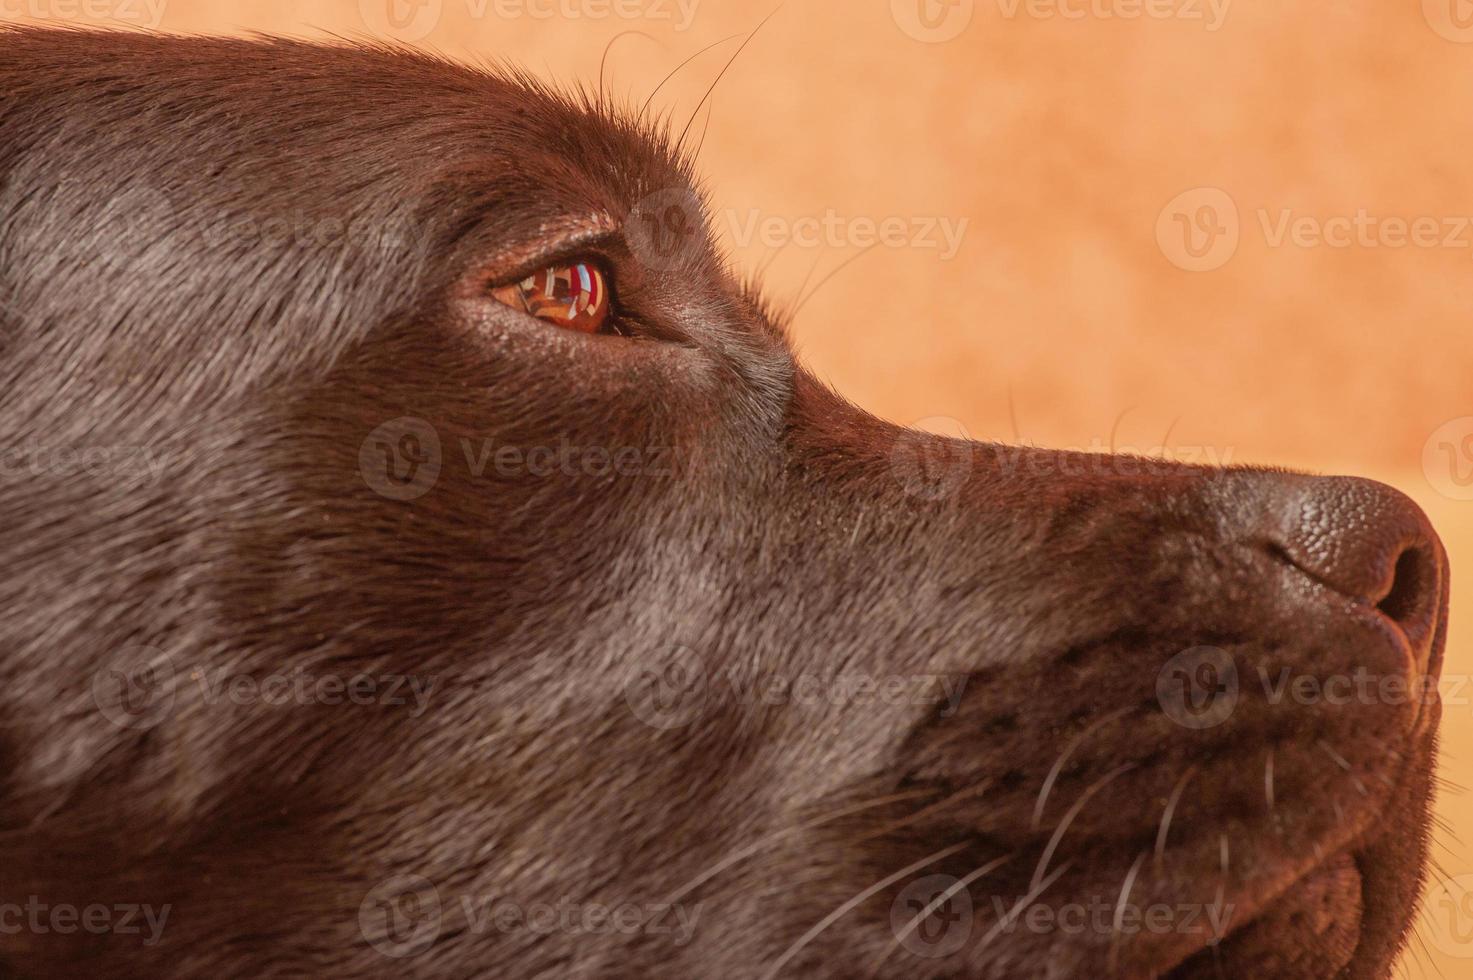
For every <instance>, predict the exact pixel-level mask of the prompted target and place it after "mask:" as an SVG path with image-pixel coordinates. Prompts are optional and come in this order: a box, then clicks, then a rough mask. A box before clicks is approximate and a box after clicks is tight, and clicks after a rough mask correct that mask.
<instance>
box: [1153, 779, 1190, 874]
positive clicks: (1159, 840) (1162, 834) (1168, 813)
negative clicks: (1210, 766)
mask: <svg viewBox="0 0 1473 980" xmlns="http://www.w3.org/2000/svg"><path fill="white" fill-rule="evenodd" d="M1196 774H1197V764H1196V763H1195V762H1194V763H1192V764H1191V765H1190V766H1187V771H1186V772H1184V773H1182V777H1181V779H1179V780H1178V781H1177V784H1176V785H1175V786H1174V787H1172V790H1171V795H1170V796H1169V797H1167V798H1166V809H1165V810H1164V811H1162V813H1161V827H1160V829H1159V830H1157V831H1156V860H1155V865H1156V870H1157V871H1158V872H1159V871H1160V870H1161V865H1162V862H1163V861H1164V860H1165V857H1166V834H1167V832H1168V831H1170V830H1171V818H1172V817H1174V816H1175V815H1176V805H1177V803H1178V802H1179V801H1180V800H1181V794H1182V793H1183V792H1184V791H1185V790H1186V788H1187V782H1188V781H1189V780H1190V779H1191V778H1192V777H1193V776H1195V775H1196Z"/></svg>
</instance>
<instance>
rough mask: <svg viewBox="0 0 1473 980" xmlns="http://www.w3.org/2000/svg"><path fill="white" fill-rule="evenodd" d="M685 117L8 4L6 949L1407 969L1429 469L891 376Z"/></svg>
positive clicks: (304, 960) (1289, 970) (429, 972)
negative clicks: (1102, 450)
mask: <svg viewBox="0 0 1473 980" xmlns="http://www.w3.org/2000/svg"><path fill="white" fill-rule="evenodd" d="M677 142H678V141H674V140H671V139H669V138H667V137H666V136H665V135H664V133H663V129H662V128H661V127H659V126H655V125H651V124H647V123H645V122H643V121H642V120H641V119H640V118H639V114H637V113H633V112H628V111H619V110H616V109H614V108H611V107H610V106H609V105H607V104H606V101H605V100H604V99H603V98H602V97H592V96H588V97H577V98H567V97H562V96H559V95H556V94H553V93H550V92H548V91H547V90H545V89H543V88H541V87H539V86H538V85H536V84H534V83H533V82H530V81H528V80H527V79H525V78H511V77H501V76H495V75H490V74H486V73H484V72H481V71H477V70H473V69H470V68H465V67H460V66H456V65H452V64H447V63H445V62H443V61H440V60H437V59H434V58H431V57H427V56H423V55H418V54H412V53H408V52H403V51H394V50H382V49H362V48H350V47H321V46H314V45H309V44H304V43H295V42H285V41H271V40H261V41H242V40H207V39H166V38H158V37H148V36H141V35H126V36H124V35H108V34H94V33H83V32H48V31H36V30H12V31H9V32H5V33H0V303H3V304H4V305H3V308H0V372H3V382H0V427H3V429H0V453H4V455H3V457H0V463H3V465H0V474H3V480H4V483H3V486H0V490H3V493H0V528H3V534H0V568H3V569H4V572H3V574H0V609H3V613H4V615H3V617H0V799H3V809H0V974H3V975H5V976H16V977H30V976H66V977H75V976H96V977H133V976H140V977H142V976H147V977H197V976H212V975H213V976H302V975H308V974H310V975H319V974H320V975H330V976H379V975H382V976H404V975H412V976H445V977H460V976H486V977H502V976H505V977H571V976H576V977H593V976H629V977H692V976H702V977H753V978H756V977H773V976H785V977H799V976H831V977H852V976H877V977H985V978H1014V977H1048V978H1063V977H1099V976H1107V975H1112V976H1121V977H1157V976H1169V977H1172V978H1187V977H1197V976H1204V977H1243V976H1252V977H1259V978H1300V977H1304V978H1308V977H1332V976H1339V977H1344V978H1376V977H1383V976H1386V975H1388V973H1389V970H1390V964H1391V963H1392V961H1393V958H1394V956H1395V954H1396V952H1397V950H1398V949H1399V947H1400V946H1401V944H1402V941H1403V937H1404V933H1405V932H1406V929H1407V923H1408V920H1409V918H1410V915H1411V910H1412V908H1413V906H1414V903H1415V900H1416V897H1417V894H1418V889H1419V885H1420V882H1421V880H1422V874H1423V871H1422V869H1423V863H1424V853H1425V850H1426V841H1427V824H1428V812H1427V811H1428V797H1429V786H1430V781H1431V770H1432V765H1433V757H1434V743H1435V731H1436V724H1437V718H1438V712H1439V706H1438V704H1437V702H1436V699H1435V695H1433V694H1428V693H1426V692H1427V687H1428V683H1429V682H1430V681H1431V680H1435V678H1436V676H1437V672H1438V669H1439V666H1440V661H1441V654H1440V649H1441V645H1442V641H1443V636H1444V632H1445V614H1444V611H1445V608H1446V601H1447V573H1446V568H1445V559H1444V557H1443V551H1442V548H1441V546H1440V544H1439V542H1438V540H1437V538H1436V536H1435V535H1434V534H1433V532H1432V531H1431V529H1430V528H1429V527H1428V525H1427V522H1426V520H1425V519H1424V517H1423V516H1422V514H1421V513H1420V512H1419V511H1418V510H1417V509H1416V508H1415V507H1414V506H1413V505H1412V504H1411V503H1409V502H1408V501H1407V500H1406V499H1405V498H1403V497H1402V496H1400V495H1399V494H1397V493H1395V492H1394V491H1392V490H1390V489H1388V488H1386V487H1383V486H1379V485H1377V484H1373V483H1369V482H1366V481H1359V480H1352V479H1313V478H1309V477H1304V476H1298V475H1292V474H1287V473H1282V472H1267V471H1261V470H1248V469H1237V470H1231V471H1222V470H1210V469H1205V468H1195V467H1186V466H1173V465H1166V464H1161V463H1154V462H1151V461H1146V460H1139V459H1129V458H1123V457H1110V456H1086V455H1071V454H1062V453H1048V452H1042V451H1037V450H1031V449H1028V450H1024V449H1014V448H1009V447H1002V446H994V445H983V444H969V443H962V442H956V441H949V440H944V439H940V438H937V437H932V436H926V435H921V434H919V433H914V432H907V431H905V430H901V429H897V428H895V427H893V426H891V425H888V424H885V423H882V422H880V421H877V420H876V419H874V418H871V417H869V416H866V415H865V414H863V413H862V412H860V411H858V410H857V409H855V408H853V407H852V406H850V405H848V404H846V403H845V402H844V401H843V400H841V399H840V398H839V397H838V396H837V395H835V394H834V393H833V392H831V391H829V390H827V389H826V388H825V387H824V386H823V385H821V384H820V383H818V382H817V381H815V380H814V379H813V377H812V376H811V375H809V374H807V373H805V371H804V370H803V369H802V368H801V367H800V366H798V365H797V364H796V363H795V362H794V359H793V356H792V354H791V351H790V349H789V346H788V344H787V342H786V340H785V338H784V332H783V329H782V326H781V324H780V323H777V322H775V321H774V318H773V317H772V316H771V315H769V314H768V312H767V311H765V309H764V307H763V305H762V303H761V301H760V300H759V299H757V298H756V296H755V295H754V294H753V292H752V291H751V290H749V289H747V288H744V287H743V286H742V285H741V284H740V283H739V282H738V281H737V280H736V279H735V278H734V277H733V275H732V274H731V272H730V271H729V269H728V268H727V267H726V266H725V265H724V264H723V262H722V261H721V258H720V256H719V255H718V254H717V252H716V250H715V249H714V248H713V247H712V244H711V242H710V240H709V235H708V233H707V231H706V230H705V228H704V226H703V224H702V223H701V215H700V213H699V208H698V205H697V203H696V202H697V199H696V198H695V196H694V195H693V194H692V192H691V191H690V189H689V188H690V187H691V175H690V172H689V168H688V165H687V163H686V162H685V160H684V158H683V157H682V155H681V152H680V147H679V146H678V145H676V143H677ZM905 328H906V325H905V324H896V325H894V331H895V334H896V341H895V342H896V343H897V344H900V343H904V342H905V336H904V331H905ZM1224 937H1225V938H1224ZM1219 940H1221V941H1219Z"/></svg>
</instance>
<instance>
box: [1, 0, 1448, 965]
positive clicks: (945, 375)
mask: <svg viewBox="0 0 1473 980" xmlns="http://www.w3.org/2000/svg"><path fill="white" fill-rule="evenodd" d="M770 12H772V7H771V6H769V5H768V4H766V3H758V4H753V3H749V2H740V3H739V2H736V0H257V2H253V0H0V16H3V17H4V18H6V19H10V20H30V21H43V22H46V23H52V24H96V25H104V26H111V27H120V28H150V29H158V30H164V31H170V32H208V33H234V34H241V33H247V32H257V31H264V32H274V33H283V34H289V35H294V36H301V37H326V36H328V35H329V34H332V35H338V36H342V37H348V38H379V39H387V40H393V41H400V42H405V43H411V44H414V45H417V46H422V47H427V48H431V49H434V50H438V51H440V52H442V53H444V54H446V55H449V56H451V57H454V58H458V59H466V60H474V61H486V60H488V59H507V60H511V61H514V62H518V63H521V64H522V65H524V66H526V67H527V68H529V69H531V70H532V71H533V72H534V73H537V74H539V75H543V76H545V77H548V78H551V79H555V80H559V81H565V82H571V81H576V80H582V81H585V82H589V83H595V82H596V80H597V76H598V73H599V66H600V60H601V59H602V58H604V56H605V54H607V63H606V66H605V68H604V73H605V76H606V84H607V86H608V88H609V89H610V90H612V91H613V92H615V93H618V94H620V95H621V96H623V97H625V98H627V99H628V100H630V101H632V102H634V103H636V104H637V103H638V102H642V101H643V100H644V98H645V97H646V96H647V95H648V94H649V93H650V92H652V91H653V90H654V89H655V87H656V86H657V85H659V84H660V83H661V81H662V80H665V79H666V76H667V75H669V73H670V72H671V71H672V70H675V69H676V68H677V67H678V66H680V65H681V63H682V62H684V61H686V59H691V60H690V62H689V63H688V64H686V65H684V66H683V67H680V68H679V70H678V71H676V72H675V74H674V75H673V76H672V77H670V78H669V79H668V80H666V81H665V82H664V84H663V86H662V87H661V88H660V90H659V93H658V95H657V97H656V103H655V104H656V105H658V106H661V107H663V108H664V109H665V110H667V111H668V112H669V113H670V114H671V115H672V117H673V118H674V119H675V120H676V126H677V128H678V127H679V126H681V125H683V124H684V121H685V120H686V119H687V118H689V117H691V115H692V114H693V113H696V110H697V106H698V104H699V103H700V102H701V100H702V97H703V96H704V95H705V93H706V92H707V90H708V88H709V87H710V85H711V83H712V81H713V80H714V79H715V78H716V77H717V75H718V73H720V72H721V70H722V68H723V66H724V65H725V64H726V63H727V61H728V59H729V58H730V57H731V56H732V55H733V54H734V53H735V52H736V49H737V47H738V46H739V45H740V44H741V43H742V41H743V39H744V38H745V37H746V36H747V35H748V34H749V33H750V32H751V31H752V30H753V29H754V28H755V27H756V26H757V25H758V23H759V22H760V21H762V20H763V18H764V17H766V16H767V15H768V14H769V13H770ZM710 45H714V46H713V47H710V48H709V49H707V48H708V46H710ZM708 112H709V117H708V115H707V113H708ZM693 128H695V129H699V130H703V131H704V132H705V136H704V139H703V142H702V147H701V151H700V167H701V169H702V171H703V172H704V174H705V176H706V178H707V180H708V187H709V190H710V197H711V201H712V204H713V206H714V208H715V211H716V216H717V227H718V231H719V232H720V234H722V235H723V236H724V237H725V239H726V241H727V244H728V246H729V247H730V249H731V253H732V256H733V259H734V261H735V262H736V263H737V265H738V266H739V267H740V268H741V269H742V270H743V271H745V272H746V273H748V274H753V275H755V274H757V273H759V271H760V273H761V276H762V279H763V281H764V283H765V285H766V289H767V292H768V293H769V294H770V295H771V296H772V297H774V298H775V299H777V300H778V301H780V302H781V303H786V304H787V305H789V306H790V307H799V306H801V309H800V311H799V313H798V315H797V319H796V321H795V336H796V340H797V342H798V345H799V347H800V353H801V355H802V357H803V358H804V359H805V361H806V362H807V363H808V365H809V366H810V367H811V368H812V369H813V370H814V371H815V372H816V373H817V374H819V375H820V376H821V377H823V378H825V379H827V380H828V381H829V382H831V383H832V384H834V385H835V386H836V387H837V388H839V390H841V391H842V392H844V393H845V394H847V395H848V396H849V397H851V398H852V399H853V400H855V401H856V402H857V403H858V404H860V405H861V406H863V407H864V408H866V409H868V410H870V411H872V412H874V413H876V414H879V415H882V416H885V417H887V418H890V419H892V420H895V421H898V422H902V423H907V424H919V425H922V426H923V427H925V428H929V429H934V430H936V431H940V432H946V433H950V434H958V433H965V434H969V435H971V436H973V437H976V438H982V439H996V440H1007V441H1024V442H1029V443H1035V444H1038V445H1047V446H1054V447H1074V448H1081V449H1098V450H1102V451H1103V450H1106V449H1108V448H1110V447H1111V446H1112V445H1113V446H1114V447H1115V448H1118V449H1129V450H1133V451H1136V452H1148V453H1155V454H1158V455H1165V456H1167V457H1170V458H1177V459H1182V460H1186V461H1201V462H1217V463H1270V464H1278V465H1283V466H1289V467H1295V468H1303V469H1309V470H1315V471H1321V472H1343V473H1355V474H1362V475H1368V476H1374V477H1376V478H1379V479H1381V480H1385V481H1387V482H1389V483H1391V484H1394V485H1395V486H1397V487H1399V488H1401V489H1402V490H1404V491H1406V492H1407V493H1408V494H1410V495H1411V496H1412V497H1414V498H1415V499H1416V500H1417V501H1418V502H1419V503H1421V504H1422V506H1423V507H1425V508H1426V510H1427V511H1428V512H1429V513H1430V515H1431V516H1432V519H1433V521H1434V523H1435V524H1436V525H1437V527H1438V528H1439V529H1440V531H1441V533H1442V534H1443V536H1444V538H1445V540H1446V542H1447V545H1448V549H1449V551H1450V553H1451V556H1452V561H1453V569H1454V573H1455V577H1454V590H1453V606H1454V609H1453V627H1452V635H1451V640H1450V644H1449V649H1448V654H1447V665H1446V670H1445V675H1446V681H1445V684H1444V698H1445V701H1446V707H1445V709H1444V717H1445V724H1444V747H1445V749H1444V759H1445V761H1444V767H1443V774H1444V776H1445V777H1446V780H1447V782H1448V783H1449V784H1450V785H1447V786H1445V787H1444V789H1443V790H1442V792H1441V794H1440V797H1439V801H1438V806H1439V810H1440V813H1441V816H1442V818H1443V828H1442V829H1441V830H1439V831H1438V839H1437V843H1436V845H1434V857H1435V859H1436V861H1437V862H1438V864H1439V865H1440V867H1441V869H1442V872H1441V874H1440V876H1439V878H1438V879H1437V880H1436V881H1434V882H1433V884H1432V886H1431V888H1430V890H1429V894H1428V896H1427V901H1426V905H1425V909H1424V912H1423V914H1422V920H1421V924H1420V928H1419V935H1420V940H1419V941H1414V942H1413V944H1412V949H1411V951H1410V952H1409V954H1408V956H1407V957H1406V962H1405V963H1404V969H1403V971H1402V972H1403V973H1404V974H1406V975H1408V976H1413V977H1420V976H1428V977H1438V976H1441V977H1449V978H1452V977H1465V976H1466V977H1473V849H1470V846H1469V844H1468V843H1467V842H1465V841H1461V840H1459V839H1458V832H1459V831H1460V829H1461V828H1465V827H1469V826H1473V820H1470V816H1473V796H1469V795H1467V794H1465V793H1464V792H1463V790H1462V789H1461V784H1466V783H1468V782H1470V780H1473V773H1470V769H1473V683H1468V672H1469V670H1470V665H1473V658H1470V656H1469V652H1468V643H1467V640H1468V638H1469V637H1470V636H1473V591H1469V590H1467V589H1463V588H1460V587H1459V582H1460V580H1461V581H1467V578H1465V577H1466V576H1473V571H1469V569H1473V330H1470V317H1473V5H1470V4H1469V2H1468V0H1402V2H1400V3H1396V4H1385V3H1372V2H1370V0H1352V2H1349V3H1344V4H1338V5H1334V6H1331V5H1324V4H1301V5H1291V4H1264V3H1249V2H1246V0H1237V2H1233V0H863V2H846V3H842V4H841V3H832V2H829V3H823V2H818V0H787V3H786V4H785V5H783V6H782V7H781V8H780V9H778V10H777V11H776V13H775V14H773V16H772V17H771V19H770V20H769V21H768V22H767V23H766V24H765V26H764V27H763V28H762V30H761V31H760V32H759V33H758V34H757V35H756V36H755V37H754V38H753V39H752V40H751V41H750V43H749V44H748V45H747V47H746V49H745V50H744V51H743V52H742V53H741V56H740V57H739V58H738V59H737V60H736V61H735V63H733V64H732V65H731V67H730V69H729V70H728V71H727V72H726V75H725V77H724V78H723V79H722V81H721V82H720V84H719V85H718V86H717V87H716V88H715V90H714V92H712V93H711V95H710V98H709V100H707V101H706V102H705V104H704V106H702V107H701V109H700V111H699V113H697V114H696V116H695V122H694V127H693ZM815 287H819V288H815Z"/></svg>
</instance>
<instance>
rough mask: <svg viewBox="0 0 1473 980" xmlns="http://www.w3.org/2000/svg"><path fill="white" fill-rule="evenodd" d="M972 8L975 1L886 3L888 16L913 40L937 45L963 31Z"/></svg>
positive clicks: (902, 1) (899, 1) (925, 0)
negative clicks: (888, 5)
mask: <svg viewBox="0 0 1473 980" xmlns="http://www.w3.org/2000/svg"><path fill="white" fill-rule="evenodd" d="M975 7H976V3H975V0H890V16H891V17H893V18H895V23H896V25H897V26H898V27H899V28H900V29H901V30H902V31H904V32H905V33H906V34H907V35H909V36H910V37H913V38H915V39H916V40H917V41H924V42H925V43H927V44H940V43H941V42H943V41H950V40H952V39H953V38H955V37H956V36H957V35H958V34H960V33H961V32H962V31H964V30H966V29H967V25H968V24H970V23H972V14H973V13H974V12H975Z"/></svg>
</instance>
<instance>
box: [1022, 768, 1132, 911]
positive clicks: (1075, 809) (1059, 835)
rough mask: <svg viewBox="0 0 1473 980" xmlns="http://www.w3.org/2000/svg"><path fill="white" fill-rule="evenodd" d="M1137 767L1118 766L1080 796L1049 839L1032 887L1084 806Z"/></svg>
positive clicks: (1039, 878) (1036, 883)
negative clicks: (1092, 797)
mask: <svg viewBox="0 0 1473 980" xmlns="http://www.w3.org/2000/svg"><path fill="white" fill-rule="evenodd" d="M1135 767H1136V764H1135V763H1134V762H1127V763H1126V764H1125V765H1123V766H1117V767H1116V768H1115V770H1114V771H1113V772H1111V773H1109V774H1108V775H1106V776H1104V777H1103V778H1101V779H1099V780H1096V781H1095V783H1094V784H1093V785H1092V786H1090V787H1089V788H1088V789H1086V790H1085V791H1084V792H1083V793H1080V794H1079V799H1077V800H1075V801H1074V805H1073V806H1072V807H1070V808H1069V812H1068V813H1066V814H1064V819H1063V821H1062V822H1061V823H1060V824H1059V827H1058V829H1057V830H1055V831H1054V835H1053V837H1052V838H1050V839H1049V842H1048V847H1045V848H1044V849H1043V857H1041V858H1039V859H1038V868H1037V869H1036V870H1035V871H1034V872H1033V882H1032V887H1037V885H1038V883H1039V881H1040V880H1042V878H1043V872H1044V870H1045V869H1046V868H1048V863H1049V861H1050V860H1051V859H1052V858H1053V856H1054V850H1055V849H1056V848H1058V846H1059V841H1061V840H1063V839H1064V833H1065V832H1066V831H1067V830H1068V829H1069V825H1070V824H1072V823H1073V822H1074V818H1075V817H1077V816H1079V811H1080V810H1083V809H1084V805H1085V804H1086V803H1088V802H1089V798H1090V797H1091V796H1094V795H1095V794H1096V793H1098V792H1099V791H1100V790H1102V789H1104V788H1105V787H1106V786H1108V785H1109V784H1110V783H1111V782H1112V781H1114V780H1115V779H1116V778H1117V777H1119V776H1121V775H1123V774H1125V773H1127V772H1130V770H1132V769H1134V768H1135Z"/></svg>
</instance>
